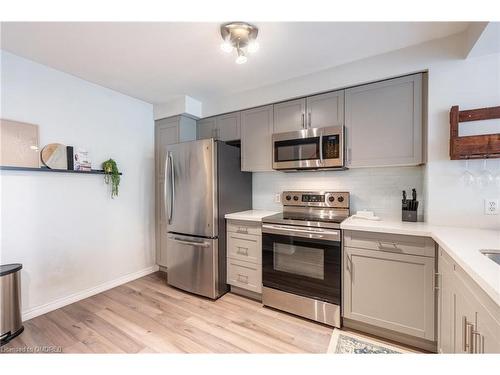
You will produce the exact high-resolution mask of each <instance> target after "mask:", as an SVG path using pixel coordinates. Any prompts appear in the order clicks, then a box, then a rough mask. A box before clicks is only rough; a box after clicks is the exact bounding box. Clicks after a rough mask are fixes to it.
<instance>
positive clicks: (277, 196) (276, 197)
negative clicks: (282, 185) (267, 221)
mask: <svg viewBox="0 0 500 375" xmlns="http://www.w3.org/2000/svg"><path fill="white" fill-rule="evenodd" d="M274 203H281V193H274Z"/></svg>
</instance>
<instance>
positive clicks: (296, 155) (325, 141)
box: [272, 126, 344, 171]
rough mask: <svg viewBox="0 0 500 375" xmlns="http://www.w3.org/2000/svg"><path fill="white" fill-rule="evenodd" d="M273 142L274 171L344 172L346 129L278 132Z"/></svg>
mask: <svg viewBox="0 0 500 375" xmlns="http://www.w3.org/2000/svg"><path fill="white" fill-rule="evenodd" d="M272 140H273V142H272V144H273V149H272V151H273V169H276V170H283V171H287V170H288V171H293V170H302V169H303V170H308V169H309V170H314V169H344V127H343V126H331V127H327V128H311V129H304V130H299V131H294V132H286V133H275V134H273V137H272Z"/></svg>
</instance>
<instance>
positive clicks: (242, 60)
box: [236, 48, 248, 64]
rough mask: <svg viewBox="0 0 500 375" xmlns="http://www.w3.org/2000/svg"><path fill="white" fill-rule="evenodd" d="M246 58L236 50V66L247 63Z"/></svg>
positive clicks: (240, 51)
mask: <svg viewBox="0 0 500 375" xmlns="http://www.w3.org/2000/svg"><path fill="white" fill-rule="evenodd" d="M247 60H248V59H247V57H246V56H245V53H244V52H243V50H242V49H240V48H238V57H237V58H236V64H244V63H246V62H247Z"/></svg>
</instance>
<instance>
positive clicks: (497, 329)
mask: <svg viewBox="0 0 500 375" xmlns="http://www.w3.org/2000/svg"><path fill="white" fill-rule="evenodd" d="M438 271H439V298H438V301H439V309H438V322H439V323H438V327H439V329H438V336H439V337H438V351H439V352H440V353H471V354H473V353H497V354H498V353H500V306H498V305H497V304H496V303H495V302H494V301H493V300H492V299H491V298H490V297H489V296H488V295H487V294H486V293H485V292H484V291H483V290H482V289H481V288H480V287H479V286H478V285H477V284H476V283H475V282H474V281H473V280H472V279H471V278H470V277H469V276H468V275H467V274H466V273H465V271H464V270H463V269H462V268H460V267H459V266H458V265H457V264H456V263H455V262H454V261H453V259H452V258H451V257H450V256H449V255H448V254H447V253H446V251H444V250H443V249H441V248H440V249H439V258H438Z"/></svg>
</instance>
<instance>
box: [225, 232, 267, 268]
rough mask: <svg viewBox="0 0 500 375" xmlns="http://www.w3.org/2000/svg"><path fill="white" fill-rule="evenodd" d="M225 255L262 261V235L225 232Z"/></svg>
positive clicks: (238, 258) (254, 261) (258, 262)
mask: <svg viewBox="0 0 500 375" xmlns="http://www.w3.org/2000/svg"><path fill="white" fill-rule="evenodd" d="M227 256H228V258H233V259H237V260H243V261H245V262H252V263H257V264H261V263H262V237H261V236H254V235H251V234H243V233H235V232H227Z"/></svg>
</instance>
